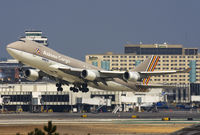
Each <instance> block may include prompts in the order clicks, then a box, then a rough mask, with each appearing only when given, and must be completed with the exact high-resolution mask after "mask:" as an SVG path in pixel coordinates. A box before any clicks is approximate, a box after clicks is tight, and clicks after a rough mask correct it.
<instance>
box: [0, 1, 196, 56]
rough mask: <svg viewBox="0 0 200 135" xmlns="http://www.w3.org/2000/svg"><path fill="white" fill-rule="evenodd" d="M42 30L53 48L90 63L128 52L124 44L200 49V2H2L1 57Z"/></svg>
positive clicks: (0, 14) (0, 21)
mask: <svg viewBox="0 0 200 135" xmlns="http://www.w3.org/2000/svg"><path fill="white" fill-rule="evenodd" d="M25 30H41V31H42V32H43V34H44V36H47V37H48V39H49V43H50V48H52V49H55V50H56V51H59V52H61V53H63V54H65V55H69V56H71V57H75V58H78V59H82V60H84V57H85V55H86V54H95V53H105V52H107V51H113V52H115V53H123V52H124V44H126V43H127V42H128V43H133V44H135V43H139V42H140V41H141V42H143V43H146V44H152V43H164V42H167V43H169V44H183V45H184V46H185V47H198V48H199V47H200V0H1V1H0V49H1V50H0V57H10V56H9V55H8V54H7V52H6V50H5V47H6V45H7V44H8V43H11V42H13V41H16V40H18V39H19V37H20V36H24V31H25Z"/></svg>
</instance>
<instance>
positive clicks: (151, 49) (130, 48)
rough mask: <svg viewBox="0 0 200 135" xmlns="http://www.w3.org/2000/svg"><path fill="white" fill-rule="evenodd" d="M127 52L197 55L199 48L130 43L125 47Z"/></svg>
mask: <svg viewBox="0 0 200 135" xmlns="http://www.w3.org/2000/svg"><path fill="white" fill-rule="evenodd" d="M124 53H125V54H137V55H149V54H151V55H152V54H155V55H197V54H198V48H183V46H182V45H178V44H177V45H170V44H167V43H164V44H128V45H125V47H124Z"/></svg>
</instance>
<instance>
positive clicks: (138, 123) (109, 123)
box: [0, 112, 200, 135]
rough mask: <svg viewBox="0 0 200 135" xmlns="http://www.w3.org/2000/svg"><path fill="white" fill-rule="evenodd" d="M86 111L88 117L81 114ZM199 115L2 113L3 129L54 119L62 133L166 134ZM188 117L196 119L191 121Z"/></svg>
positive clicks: (38, 125) (9, 131)
mask: <svg viewBox="0 0 200 135" xmlns="http://www.w3.org/2000/svg"><path fill="white" fill-rule="evenodd" d="M83 114H86V115H87V117H86V118H83V117H81V115H83ZM132 115H137V116H138V118H131V116H132ZM199 116H200V114H199V113H197V112H159V113H151V112H148V113H147V112H142V113H124V112H122V113H118V114H112V113H98V114H93V113H19V114H0V133H4V134H5V135H12V134H15V133H17V132H20V133H23V134H27V133H28V132H30V131H31V130H33V129H34V128H40V129H42V128H43V125H46V124H47V122H48V121H52V122H53V124H55V125H57V126H58V132H59V133H61V134H66V133H68V134H81V135H82V134H85V135H87V134H88V133H90V134H95V135H97V134H105V135H106V134H109V135H110V134H120V135H121V134H123V135H128V134H136V135H143V134H145V135H152V134H157V135H158V134H159V135H164V134H168V133H173V132H175V131H177V130H180V129H182V128H184V127H188V126H191V125H194V124H197V123H199V122H200V119H199V118H200V117H199ZM162 117H171V120H170V121H162V120H161V119H162ZM187 117H191V118H194V119H193V120H192V121H188V120H187Z"/></svg>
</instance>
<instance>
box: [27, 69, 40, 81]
mask: <svg viewBox="0 0 200 135" xmlns="http://www.w3.org/2000/svg"><path fill="white" fill-rule="evenodd" d="M24 75H25V78H26V79H27V80H30V81H36V80H38V79H39V78H40V75H39V72H38V71H36V70H35V69H28V70H25V72H24Z"/></svg>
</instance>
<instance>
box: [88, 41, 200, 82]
mask: <svg viewBox="0 0 200 135" xmlns="http://www.w3.org/2000/svg"><path fill="white" fill-rule="evenodd" d="M124 50H125V51H124V52H125V53H124V54H114V53H112V52H108V53H105V54H88V55H86V56H85V60H86V62H88V63H90V64H93V65H95V66H98V67H100V68H103V69H106V70H122V71H126V70H131V69H133V68H135V66H137V65H138V64H140V63H141V62H142V61H144V60H145V59H146V58H147V57H150V56H151V55H158V56H160V60H159V62H158V65H157V67H156V69H155V71H156V70H183V69H186V68H189V67H190V68H192V70H191V71H190V73H184V74H175V75H161V76H157V77H151V79H150V83H167V84H181V85H185V84H189V83H194V82H197V83H198V82H200V54H198V49H197V48H183V46H182V45H169V44H166V43H164V44H151V45H146V44H139V45H125V49H124Z"/></svg>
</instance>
